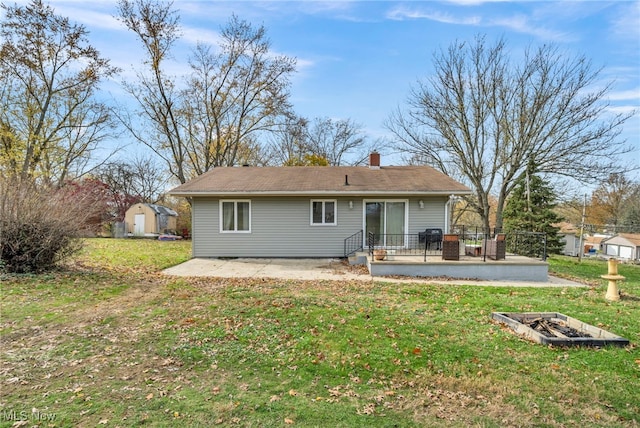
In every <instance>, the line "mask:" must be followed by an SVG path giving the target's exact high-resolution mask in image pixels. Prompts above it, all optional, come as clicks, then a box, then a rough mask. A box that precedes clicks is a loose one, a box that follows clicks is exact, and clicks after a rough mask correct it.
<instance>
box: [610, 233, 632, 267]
mask: <svg viewBox="0 0 640 428" xmlns="http://www.w3.org/2000/svg"><path fill="white" fill-rule="evenodd" d="M602 246H603V252H604V254H606V255H607V256H610V257H617V258H621V259H627V260H640V234H637V233H635V234H634V233H619V234H617V235H615V236H612V237H611V238H607V239H605V240H603V241H602Z"/></svg>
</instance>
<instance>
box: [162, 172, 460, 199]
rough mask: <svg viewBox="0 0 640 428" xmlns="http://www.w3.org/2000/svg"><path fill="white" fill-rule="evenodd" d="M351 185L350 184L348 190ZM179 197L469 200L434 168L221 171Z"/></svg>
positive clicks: (199, 179) (197, 180)
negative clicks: (332, 196)
mask: <svg viewBox="0 0 640 428" xmlns="http://www.w3.org/2000/svg"><path fill="white" fill-rule="evenodd" d="M347 182H348V184H346V183H347ZM169 193H171V194H173V195H176V196H208V195H211V196H215V195H225V196H230V195H248V194H252V195H261V194H262V195H276V194H278V195H289V194H290V195H322V194H348V195H349V194H350V195H353V194H362V195H367V194H368V195H373V194H396V195H402V194H405V195H408V194H457V195H460V194H469V193H471V191H470V190H469V188H468V187H467V186H465V185H463V184H461V183H458V182H457V181H455V180H454V179H452V178H451V177H449V176H447V175H445V174H443V173H441V172H439V171H437V170H435V169H434V168H431V167H428V166H383V167H380V168H379V169H372V168H369V167H363V166H356V167H348V166H344V167H323V166H291V167H218V168H214V169H212V170H210V171H208V172H206V173H204V174H202V175H200V176H199V177H196V178H194V179H193V180H191V181H189V182H187V183H185V184H183V185H181V186H178V187H176V188H175V189H173V190H171V191H170V192H169Z"/></svg>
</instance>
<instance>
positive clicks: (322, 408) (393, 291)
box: [0, 239, 640, 427]
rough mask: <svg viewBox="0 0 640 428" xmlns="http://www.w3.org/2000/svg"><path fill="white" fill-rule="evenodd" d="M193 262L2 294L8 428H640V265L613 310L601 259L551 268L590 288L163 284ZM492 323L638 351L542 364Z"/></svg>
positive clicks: (165, 257)
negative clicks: (546, 322)
mask: <svg viewBox="0 0 640 428" xmlns="http://www.w3.org/2000/svg"><path fill="white" fill-rule="evenodd" d="M189 251H190V247H189V243H188V242H159V241H146V240H109V239H97V240H89V241H88V242H87V249H86V251H85V252H84V253H83V254H82V255H81V256H80V257H79V258H78V259H77V260H75V261H74V263H72V264H71V265H70V266H69V267H68V268H67V269H66V270H64V271H60V272H56V273H53V274H48V275H37V276H5V277H3V278H2V285H1V286H2V306H1V319H0V321H1V322H0V333H1V334H2V348H1V350H2V351H1V355H0V359H1V361H2V364H1V366H0V381H1V382H2V388H1V390H0V391H1V394H0V427H9V426H13V425H14V423H16V422H20V421H21V420H22V419H25V420H26V422H28V423H29V424H30V425H36V424H37V422H39V419H46V418H48V419H49V420H48V421H47V422H46V425H45V424H43V425H42V426H52V427H67V426H114V427H115V426H122V427H124V426H127V427H130V426H132V427H135V426H153V427H165V426H166V427H173V426H189V427H206V426H214V425H220V426H256V427H270V426H274V427H276V426H277V427H281V426H305V427H315V426H318V427H324V426H337V427H339V426H343V427H351V426H363V425H370V426H373V427H378V426H380V427H389V426H398V427H414V426H415V427H418V426H420V427H423V426H435V427H440V426H441V427H449V426H454V427H455V426H458V427H466V426H478V427H503V426H525V427H527V426H532V427H533V426H536V427H538V426H546V427H566V426H581V427H599V426H602V427H605V426H606V427H637V426H638V424H640V396H639V395H638V390H640V353H639V352H638V347H637V344H638V343H639V342H640V331H639V330H640V328H639V326H640V315H639V314H640V311H639V309H640V266H632V265H621V266H620V267H619V272H620V274H621V275H624V276H626V280H625V281H624V282H623V283H622V284H621V287H620V288H621V296H622V299H621V301H620V302H615V303H614V302H609V301H606V300H605V299H604V294H605V291H606V285H605V282H604V281H603V280H600V279H599V275H601V274H604V273H605V272H606V263H605V262H602V261H594V260H584V261H583V262H582V263H577V261H576V260H575V259H571V258H564V257H554V258H552V259H550V270H551V271H553V272H554V273H557V274H559V275H562V276H565V277H570V278H574V279H576V278H578V279H581V280H583V281H585V282H587V283H589V284H591V285H590V286H586V287H584V288H509V287H477V286H454V285H451V284H427V285H425V284H415V283H411V284H408V283H407V284H397V283H393V284H392V283H386V282H382V281H380V282H378V281H375V282H344V281H278V280H267V279H251V280H246V279H222V278H174V277H167V276H164V275H161V274H160V273H159V271H160V270H161V269H162V268H165V267H168V266H171V265H173V264H176V263H180V262H182V261H184V260H186V259H188V258H189ZM492 311H557V312H562V313H565V314H567V315H570V316H572V317H575V318H578V319H580V320H582V321H584V322H587V323H589V324H593V325H597V326H600V327H602V328H604V329H606V330H608V331H611V332H613V333H616V334H618V335H621V336H623V337H625V338H627V339H629V340H630V341H631V342H632V344H631V345H630V346H628V347H626V348H615V347H606V348H602V349H588V348H553V347H545V346H541V345H537V344H533V343H531V342H528V341H526V340H524V339H522V338H519V337H517V336H515V335H514V334H512V333H511V332H510V331H509V330H507V329H505V328H504V327H502V326H500V325H497V324H495V323H493V322H491V320H490V318H489V315H490V313H491V312H492ZM33 409H37V412H36V413H34V412H32V410H33ZM52 418H53V420H51V419H52Z"/></svg>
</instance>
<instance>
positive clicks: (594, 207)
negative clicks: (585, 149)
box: [588, 174, 639, 233]
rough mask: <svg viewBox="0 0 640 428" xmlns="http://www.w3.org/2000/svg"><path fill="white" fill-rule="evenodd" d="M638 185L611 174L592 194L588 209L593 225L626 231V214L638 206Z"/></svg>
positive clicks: (622, 175)
mask: <svg viewBox="0 0 640 428" xmlns="http://www.w3.org/2000/svg"><path fill="white" fill-rule="evenodd" d="M638 187H639V185H638V183H634V182H633V181H632V180H630V179H629V178H627V177H626V176H625V175H624V174H610V175H609V177H608V178H607V179H606V180H605V181H603V182H602V183H601V184H600V185H599V186H598V187H597V188H596V189H595V190H594V191H593V193H592V194H591V205H590V207H589V209H588V216H589V220H590V221H591V222H592V223H595V224H599V225H603V226H605V227H612V228H613V232H614V233H615V232H617V231H619V230H620V229H621V226H622V229H623V230H625V227H624V226H625V225H624V224H623V223H624V221H623V220H624V219H625V217H626V213H627V212H628V210H629V209H630V207H632V206H633V204H634V203H635V204H637V198H638Z"/></svg>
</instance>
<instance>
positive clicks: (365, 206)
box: [170, 153, 471, 257]
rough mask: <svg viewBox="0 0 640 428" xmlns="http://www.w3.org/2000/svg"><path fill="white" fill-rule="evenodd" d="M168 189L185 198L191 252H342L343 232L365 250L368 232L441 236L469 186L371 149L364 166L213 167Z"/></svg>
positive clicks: (316, 254)
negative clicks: (387, 162) (389, 160)
mask: <svg viewBox="0 0 640 428" xmlns="http://www.w3.org/2000/svg"><path fill="white" fill-rule="evenodd" d="M170 193H171V194H172V195H174V196H182V197H188V198H191V202H192V240H193V241H192V246H193V257H343V256H344V255H345V252H346V251H345V242H346V241H345V240H346V239H348V238H349V237H353V236H356V237H358V238H357V239H359V240H360V242H358V244H359V246H360V247H364V248H366V246H367V243H366V236H367V232H374V233H376V234H378V235H380V236H382V235H384V236H392V235H399V236H402V235H404V234H418V233H420V232H424V231H425V230H426V229H428V228H440V229H443V231H445V233H446V232H447V230H448V228H449V221H448V219H449V217H450V211H451V209H452V202H453V201H454V200H455V197H456V196H459V195H466V194H470V193H471V191H470V190H469V188H467V187H466V186H464V185H462V184H460V183H458V182H457V181H455V180H454V179H452V178H450V177H448V176H447V175H445V174H443V173H441V172H439V171H436V170H435V169H433V168H431V167H428V166H380V155H379V154H378V153H372V154H371V156H370V164H369V166H368V167H367V166H357V167H347V166H336V167H326V166H324V167H322V166H292V167H218V168H214V169H212V170H210V171H208V172H206V173H204V174H202V175H200V176H199V177H196V178H195V179H193V180H191V181H189V182H187V183H185V184H183V185H181V186H178V187H177V188H175V189H173V190H171V191H170ZM363 232H364V233H363ZM385 234H386V235H385ZM381 239H386V238H385V237H383V238H381ZM380 244H381V245H385V243H384V242H382V243H380Z"/></svg>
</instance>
